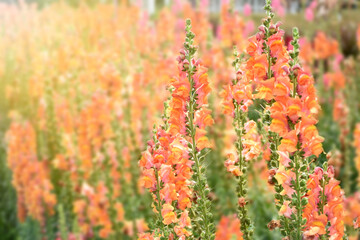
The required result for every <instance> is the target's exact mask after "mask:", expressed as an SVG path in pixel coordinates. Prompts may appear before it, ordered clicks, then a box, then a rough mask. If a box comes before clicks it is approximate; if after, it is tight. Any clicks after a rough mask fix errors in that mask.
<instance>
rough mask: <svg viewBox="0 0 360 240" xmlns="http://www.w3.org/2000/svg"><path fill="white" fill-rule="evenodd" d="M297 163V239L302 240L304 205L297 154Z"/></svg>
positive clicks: (295, 159)
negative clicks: (302, 202)
mask: <svg viewBox="0 0 360 240" xmlns="http://www.w3.org/2000/svg"><path fill="white" fill-rule="evenodd" d="M294 161H295V175H296V180H295V191H296V197H297V201H296V211H297V212H296V215H297V216H296V239H297V240H301V239H302V238H301V232H302V204H301V189H300V176H299V175H300V164H299V161H298V157H297V154H296V153H295V155H294Z"/></svg>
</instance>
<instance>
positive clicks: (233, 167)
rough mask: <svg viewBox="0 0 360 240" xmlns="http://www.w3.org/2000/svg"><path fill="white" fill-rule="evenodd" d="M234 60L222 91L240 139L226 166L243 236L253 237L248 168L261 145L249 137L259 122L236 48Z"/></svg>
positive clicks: (250, 87) (225, 105) (228, 112)
mask: <svg viewBox="0 0 360 240" xmlns="http://www.w3.org/2000/svg"><path fill="white" fill-rule="evenodd" d="M234 56H235V60H234V62H233V66H234V68H235V72H236V78H235V79H233V80H232V81H231V83H229V84H228V85H227V86H226V87H225V90H224V91H223V92H222V94H221V95H222V97H223V105H224V110H225V111H224V112H225V113H226V114H228V115H230V116H232V117H233V126H234V129H235V132H236V136H237V140H236V142H235V147H236V156H235V155H234V154H229V155H228V159H227V160H226V162H225V166H226V168H227V170H228V171H229V172H231V173H232V174H233V175H234V176H235V177H236V179H237V197H238V217H239V219H240V228H241V231H242V233H243V238H244V239H252V235H253V224H252V222H251V220H250V218H249V215H248V209H247V207H246V205H247V203H248V199H247V179H248V174H247V169H248V164H249V161H250V160H253V159H255V158H257V157H258V156H259V155H260V144H259V143H258V142H256V141H253V140H252V139H251V138H250V139H249V135H250V136H251V134H252V131H254V129H256V123H255V122H254V121H249V119H248V116H247V112H248V107H249V106H250V105H251V104H252V103H253V101H252V98H253V94H252V86H251V84H250V81H249V79H248V78H247V77H246V75H244V69H243V68H242V69H241V68H240V67H241V58H240V56H239V53H238V52H237V51H236V49H235V50H234Z"/></svg>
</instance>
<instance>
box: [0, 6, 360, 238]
mask: <svg viewBox="0 0 360 240" xmlns="http://www.w3.org/2000/svg"><path fill="white" fill-rule="evenodd" d="M359 3H360V2H359V1H357V0H343V1H339V0H299V1H297V0H292V1H290V0H287V1H286V0H273V1H272V7H273V9H274V12H275V13H276V20H279V21H281V22H282V23H283V24H282V28H283V29H284V30H285V40H286V41H285V44H286V45H288V44H289V42H290V41H291V29H292V28H293V27H294V26H297V27H298V28H299V30H300V34H301V40H300V44H301V62H302V64H303V66H304V67H305V68H306V69H307V70H308V71H309V72H311V73H312V74H313V75H314V77H315V80H316V88H317V91H318V95H319V101H320V103H321V106H322V112H321V113H320V116H319V123H318V128H319V131H320V135H322V136H323V137H325V139H326V140H325V142H324V149H325V152H326V153H324V154H322V155H321V156H320V159H319V161H318V162H319V163H318V164H319V165H321V164H322V162H324V161H325V159H328V160H329V162H330V164H331V165H333V166H334V167H335V169H336V176H337V178H338V179H339V180H341V186H342V188H343V189H344V191H345V195H346V216H347V217H346V224H347V229H348V231H349V236H350V237H351V238H352V239H357V232H356V230H355V229H353V227H352V221H353V219H355V218H356V217H357V216H359V215H360V192H359V190H360V188H359V187H360V181H359V177H358V176H359V171H360V140H359V139H360V94H359V92H360V63H359V62H360V61H359V60H360V59H359V48H360V9H359V7H360V6H359ZM264 4H265V2H264V1H262V0H252V1H246V0H239V1H237V0H197V1H196V0H192V1H186V0H142V1H141V0H139V1H137V0H133V1H131V0H109V1H105V0H102V1H98V0H83V1H76V0H62V1H57V0H29V1H14V0H6V1H4V0H2V1H0V56H1V57H0V137H1V146H0V239H1V240H11V239H19V240H20V239H21V240H22V239H29V240H36V239H62V240H64V239H136V236H137V233H140V232H144V231H147V230H148V229H149V227H151V224H152V219H153V213H152V209H151V208H152V207H151V204H150V203H151V197H150V195H149V193H148V192H147V191H146V190H145V189H144V188H143V186H142V181H141V177H140V170H139V168H138V160H139V159H140V157H141V152H142V151H143V150H145V148H146V143H147V141H148V140H149V139H150V137H151V132H152V128H153V125H154V124H156V123H159V122H160V121H161V118H162V111H163V107H164V101H166V100H167V99H168V97H169V96H170V94H169V93H168V92H167V85H168V83H169V81H170V79H171V78H172V77H173V76H174V75H176V74H177V71H178V70H177V62H176V57H177V55H178V52H179V50H180V49H181V46H182V43H183V41H184V35H185V34H184V26H185V22H184V21H185V19H186V18H190V19H191V20H192V23H193V32H194V33H195V34H196V40H195V41H196V44H197V45H198V46H199V51H198V55H197V56H198V58H200V59H201V60H202V62H203V64H204V65H205V66H206V67H208V69H209V79H210V82H211V86H212V93H211V97H210V102H209V105H210V108H211V109H212V114H213V118H214V119H215V125H214V126H213V127H212V128H211V129H209V139H210V140H211V141H212V144H213V146H214V147H213V150H212V151H211V153H210V154H209V155H208V168H207V175H208V179H209V184H210V186H211V189H212V193H211V199H212V201H213V205H214V211H213V212H214V213H215V214H214V215H215V219H216V221H217V223H218V227H217V229H218V230H217V231H218V233H217V234H218V235H217V236H218V239H227V238H224V237H219V236H223V235H221V234H222V233H223V232H227V233H231V234H230V237H232V236H233V237H234V238H233V239H240V238H237V236H238V235H237V234H238V232H237V229H238V227H237V226H238V225H237V224H238V222H237V220H236V219H235V218H234V214H235V213H236V201H237V200H236V194H235V182H234V179H233V178H232V177H231V176H230V175H229V174H228V173H227V172H226V169H225V167H224V161H225V158H226V152H227V150H228V149H230V148H231V147H232V146H233V140H234V133H233V132H232V130H231V129H232V125H231V119H228V117H226V116H225V115H224V114H223V113H222V107H221V98H220V96H219V93H220V92H221V90H222V88H223V85H224V84H226V83H227V82H228V81H230V80H231V79H232V77H233V69H232V66H231V62H232V60H233V59H232V50H233V46H234V45H236V46H237V47H238V49H239V51H244V48H245V46H246V43H247V39H248V38H249V37H250V36H252V35H253V34H254V33H256V31H257V27H258V26H259V25H260V24H261V19H262V18H263V17H264V16H265V12H264V11H263V6H264ZM257 117H258V116H252V118H253V119H256V118H257ZM249 184H250V190H249V198H250V199H252V201H253V202H252V204H251V206H252V207H251V210H250V214H251V216H252V218H253V219H255V222H256V230H255V239H280V233H279V232H277V231H276V230H275V231H269V230H268V229H267V227H266V225H267V223H268V222H269V221H270V220H271V219H273V218H274V217H275V216H276V214H277V211H276V209H275V207H274V204H273V201H274V200H273V193H272V191H273V190H272V189H271V188H270V187H269V186H268V185H267V171H266V162H265V160H263V159H258V160H257V161H256V163H254V166H253V168H252V173H251V180H250V181H249ZM229 239H231V238H229Z"/></svg>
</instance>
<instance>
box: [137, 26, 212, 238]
mask: <svg viewBox="0 0 360 240" xmlns="http://www.w3.org/2000/svg"><path fill="white" fill-rule="evenodd" d="M194 37H195V35H194V33H192V32H191V22H190V20H187V21H186V40H185V43H184V49H183V50H181V52H180V56H179V57H178V62H179V75H178V76H177V77H175V78H174V79H172V81H171V83H170V91H171V96H172V97H171V99H170V101H169V105H165V106H166V107H165V112H164V116H165V117H164V124H163V125H162V126H160V127H159V128H157V129H156V131H154V138H153V140H152V141H150V142H149V143H148V149H147V151H145V152H144V153H143V157H142V159H141V160H140V166H141V167H142V169H143V171H142V175H143V177H142V179H143V180H142V182H143V184H144V186H145V187H146V188H149V189H150V192H152V194H153V198H154V211H155V212H156V213H157V215H158V221H157V222H156V223H155V226H154V231H153V232H152V233H146V234H142V235H140V239H153V238H156V237H160V238H161V239H167V238H170V237H174V236H175V235H176V236H178V237H179V239H185V238H186V237H190V238H191V237H193V238H195V239H214V237H215V227H214V224H213V218H212V214H211V203H210V200H209V199H208V194H209V192H210V189H209V187H208V184H207V180H206V177H205V168H204V167H203V161H204V159H205V155H206V153H205V150H204V149H205V148H208V147H210V146H211V145H210V143H209V140H208V138H207V137H206V130H205V128H206V127H207V126H210V125H212V124H213V119H212V117H211V115H210V113H211V112H210V110H209V109H208V108H207V107H206V106H207V96H208V94H209V93H210V90H211V89H210V87H209V82H208V79H207V74H206V69H205V68H204V67H202V66H201V65H200V62H199V61H198V60H195V58H194V55H195V53H196V47H195V46H194V45H193V43H194ZM190 217H191V220H190ZM191 230H192V231H191Z"/></svg>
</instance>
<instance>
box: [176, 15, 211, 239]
mask: <svg viewBox="0 0 360 240" xmlns="http://www.w3.org/2000/svg"><path fill="white" fill-rule="evenodd" d="M194 38H195V34H194V33H193V32H192V31H191V21H190V19H188V20H186V38H185V44H184V50H183V51H182V53H181V56H180V58H179V59H178V60H179V63H180V64H182V71H183V72H184V73H185V75H186V77H187V80H188V84H189V101H188V102H187V103H186V108H187V113H186V117H185V118H186V135H185V136H186V138H187V139H188V146H189V148H190V153H189V156H190V159H191V160H192V161H194V166H193V172H194V173H193V180H194V181H195V184H194V196H193V197H194V200H195V203H194V205H193V207H192V213H193V214H194V217H196V218H193V221H194V222H195V229H194V231H195V236H197V237H200V238H201V239H213V238H214V229H215V227H214V224H213V217H212V213H211V202H210V200H209V199H208V194H209V192H210V189H209V187H208V184H207V179H206V176H205V171H206V169H205V167H204V166H203V161H204V159H205V154H204V151H202V150H203V149H204V148H208V147H210V143H209V140H208V138H207V137H206V131H205V127H206V126H209V125H212V124H213V119H212V118H211V115H210V110H209V109H208V108H207V107H206V104H207V96H208V94H209V92H210V90H211V89H210V87H209V82H208V80H207V73H206V69H205V68H204V67H202V66H201V65H200V62H199V61H198V60H195V57H194V56H195V53H196V49H197V48H196V46H194V45H193V44H194Z"/></svg>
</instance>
